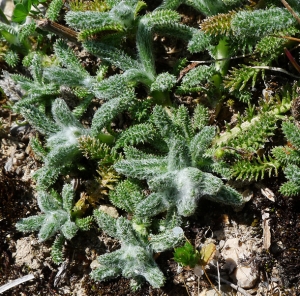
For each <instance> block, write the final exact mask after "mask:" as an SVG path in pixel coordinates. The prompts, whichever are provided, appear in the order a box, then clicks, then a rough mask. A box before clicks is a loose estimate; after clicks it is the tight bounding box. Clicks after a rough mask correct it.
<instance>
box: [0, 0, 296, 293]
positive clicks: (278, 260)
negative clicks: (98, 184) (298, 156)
mask: <svg viewBox="0 0 300 296" xmlns="http://www.w3.org/2000/svg"><path fill="white" fill-rule="evenodd" d="M153 5H154V4H153ZM181 13H182V14H183V15H184V20H185V22H187V23H189V24H190V25H191V24H194V26H197V25H198V23H199V18H200V17H199V16H198V15H197V16H195V15H193V11H192V10H191V9H190V8H186V7H183V8H182V11H181ZM155 42H157V43H159V44H160V45H158V46H157V48H158V51H161V52H159V53H156V54H157V56H161V57H162V58H161V63H160V65H159V66H160V67H162V68H165V67H166V68H168V67H169V66H170V64H172V62H173V60H176V52H175V53H174V55H172V54H171V55H167V54H166V53H165V48H166V45H167V46H168V48H175V47H176V46H177V47H178V48H177V49H180V50H185V49H183V48H181V45H180V43H176V42H175V41H174V40H168V39H167V38H160V37H159V36H158V37H157V38H156V40H155ZM174 42H175V43H174ZM181 54H182V53H181ZM84 58H86V60H88V61H89V62H90V63H91V67H92V66H93V63H96V60H95V59H93V58H89V57H84ZM1 67H2V68H3V69H5V68H7V66H5V65H4V64H1ZM8 70H10V69H8ZM291 83H292V81H291ZM174 99H176V100H178V103H184V104H185V105H187V106H190V105H191V102H192V101H193V99H194V98H189V97H180V98H174ZM6 104H8V100H7V98H6V96H5V95H2V97H1V99H0V116H1V125H0V140H1V142H0V287H1V286H2V285H4V284H6V283H8V282H9V281H11V280H15V279H18V278H20V277H22V276H25V275H27V274H34V276H35V278H34V279H33V280H31V281H28V282H25V283H24V284H20V285H18V286H15V287H14V288H12V289H10V290H8V291H7V292H4V293H3V295H23V296H25V295H78V296H79V295H114V296H121V295H122V296H125V295H132V296H134V295H136V296H138V295H139V296H146V295H151V296H158V295H160V296H163V295H170V296H171V295H172V296H176V295H178V296H179V295H180V296H184V295H214V294H209V293H212V292H213V290H212V286H211V283H212V284H213V285H214V286H218V282H217V281H216V280H215V279H214V276H217V277H218V272H220V277H221V278H223V279H225V280H228V281H231V282H234V279H233V277H232V274H233V273H234V270H230V268H226V263H227V264H228V262H226V260H225V259H224V256H223V254H224V253H223V252H224V245H226V242H228V241H232V240H233V239H237V240H238V242H239V245H240V246H242V245H245V249H244V256H240V260H239V262H238V265H239V266H246V267H250V268H251V269H252V270H253V272H256V273H257V279H256V282H255V284H254V285H253V287H251V288H250V289H248V290H247V293H248V294H249V295H261V296H263V295H278V296H279V295H294V296H296V295H300V199H299V197H293V198H288V197H285V196H282V195H281V194H280V193H279V191H278V189H279V185H280V184H282V182H283V181H284V176H283V175H282V173H280V174H279V175H278V176H277V177H273V178H267V179H264V180H263V182H252V183H250V184H249V183H246V182H245V183H241V184H240V186H239V187H240V188H239V190H240V191H241V192H244V194H246V195H247V196H248V197H249V201H248V202H247V203H246V204H245V206H244V207H243V208H242V209H233V208H232V207H228V206H224V205H219V204H215V203H213V202H211V201H207V200H201V201H200V203H199V209H198V211H197V213H195V214H194V215H193V216H192V217H190V218H189V219H188V220H186V221H185V223H184V227H183V228H184V232H185V235H186V237H187V239H188V240H189V241H190V242H191V243H192V244H193V245H195V246H196V247H197V248H199V247H200V246H202V245H203V244H205V243H207V242H213V243H214V244H215V245H216V248H217V252H216V255H215V257H214V260H212V261H211V263H210V264H208V265H207V266H206V272H207V274H208V278H209V279H210V280H208V279H207V277H206V276H205V275H202V276H201V277H198V276H197V275H195V273H194V271H193V270H192V269H182V268H181V269H180V268H179V267H178V264H177V263H176V262H174V260H173V252H171V251H170V252H164V253H162V254H160V255H159V256H158V257H157V258H156V262H157V264H158V265H159V267H160V268H161V270H162V271H163V272H164V274H165V276H166V283H165V286H164V287H163V288H161V289H153V288H152V287H151V286H149V285H148V284H147V283H145V284H144V285H143V287H142V289H141V290H139V291H137V292H133V291H132V290H131V288H130V284H129V282H130V281H129V280H128V279H125V278H123V277H119V278H117V279H114V280H110V281H107V282H101V283H99V282H95V281H93V280H91V279H90V277H89V273H90V272H91V270H92V269H91V266H90V265H91V264H92V265H93V264H95V260H96V258H97V256H99V255H101V254H103V253H105V252H107V251H113V250H115V249H118V247H119V244H118V242H117V241H115V240H113V239H111V238H109V237H107V236H106V235H105V234H104V233H102V232H101V231H100V230H99V229H97V228H96V227H94V228H92V229H91V230H90V231H88V232H82V234H81V235H80V236H76V237H75V238H74V239H73V240H72V241H69V242H67V244H66V245H65V246H64V252H65V257H66V262H65V264H63V265H62V266H57V265H55V264H54V263H53V262H52V261H51V258H50V248H51V244H52V242H51V241H50V242H46V243H40V242H38V240H37V236H36V233H34V234H30V235H28V234H23V233H20V232H18V231H17V230H16V228H15V224H16V222H17V221H18V220H19V219H20V218H24V217H28V216H31V215H35V214H37V213H39V208H38V205H37V203H36V198H35V190H34V188H35V184H34V182H33V181H32V179H31V174H32V173H33V172H34V171H35V170H36V169H38V168H39V167H41V165H42V164H41V163H40V162H39V161H38V159H36V158H35V155H34V154H33V153H32V151H31V150H30V147H29V146H28V142H29V138H30V137H31V136H33V135H35V134H36V131H35V130H33V129H32V128H31V127H30V126H28V125H25V126H18V125H17V124H16V122H17V121H19V120H22V119H21V118H19V117H18V116H17V115H16V114H12V113H11V111H10V110H9V109H7V108H5V105H6ZM223 107H224V108H223V109H222V112H221V113H220V114H219V115H218V117H216V118H214V122H215V123H216V124H219V123H220V122H223V120H224V117H226V118H227V117H228V116H229V117H234V116H233V115H234V114H233V113H234V112H230V111H229V110H228V108H225V106H223ZM235 111H237V110H235ZM124 118H125V119H126V116H124ZM87 120H88V119H87ZM229 121H230V120H229ZM126 124H127V123H126V122H123V125H124V126H125V125H126ZM220 125H221V124H220ZM265 217H267V218H265ZM268 236H269V237H270V245H267V247H266V244H268V241H267V237H268ZM249 242H251V244H250V243H249ZM235 268H236V267H235ZM210 281H211V283H210ZM224 293H226V294H224V295H235V294H236V290H235V289H232V288H229V286H228V285H227V292H224ZM215 295H217V294H215ZM237 295H238V294H237ZM239 295H241V294H239Z"/></svg>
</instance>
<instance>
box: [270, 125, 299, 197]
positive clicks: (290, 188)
mask: <svg viewBox="0 0 300 296" xmlns="http://www.w3.org/2000/svg"><path fill="white" fill-rule="evenodd" d="M282 131H283V133H284V135H285V137H286V139H287V141H288V143H287V145H285V146H277V147H274V148H273V150H272V153H273V155H274V156H275V158H276V159H277V160H278V161H279V162H280V163H281V164H282V166H283V167H284V174H285V176H286V178H287V179H288V181H287V182H286V183H284V184H282V185H281V187H280V192H281V193H282V194H284V195H287V196H293V195H299V193H300V178H299V176H300V168H299V164H300V151H299V149H300V130H299V127H298V126H297V125H296V124H295V123H294V122H291V121H285V122H283V123H282Z"/></svg>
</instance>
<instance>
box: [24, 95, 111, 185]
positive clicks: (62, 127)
mask: <svg viewBox="0 0 300 296" xmlns="http://www.w3.org/2000/svg"><path fill="white" fill-rule="evenodd" d="M20 112H21V114H22V115H23V116H24V117H25V119H26V120H27V121H28V122H29V123H30V124H31V125H32V126H33V127H35V128H36V129H37V130H38V131H39V132H41V133H42V134H43V135H45V136H46V149H45V150H44V152H43V148H42V147H41V146H40V145H38V143H37V142H34V145H33V148H37V149H36V151H37V152H38V154H39V155H40V156H41V157H42V159H43V162H44V166H43V167H42V168H40V169H38V170H37V171H36V172H35V173H34V178H35V179H36V180H37V186H38V188H42V189H47V188H48V187H49V186H50V185H52V184H53V183H54V182H55V181H56V179H57V177H58V176H59V175H60V174H62V173H66V172H67V171H69V170H71V169H72V168H74V166H76V162H75V163H74V161H75V160H78V159H79V158H80V156H81V155H82V153H81V152H80V149H79V146H78V139H79V138H80V137H82V136H85V135H89V134H90V133H91V130H90V129H87V128H84V127H83V125H82V124H81V123H80V122H79V121H78V120H77V118H76V117H75V116H74V114H73V113H72V112H71V111H70V110H69V108H68V106H67V104H66V103H65V101H64V100H62V99H56V100H55V101H54V102H53V105H52V116H53V119H51V118H49V117H47V116H45V113H44V112H41V111H40V110H39V109H37V108H36V107H34V106H32V105H28V104H25V105H23V106H22V107H21V108H20ZM97 136H98V138H99V139H101V140H102V141H103V142H106V143H107V142H108V143H111V142H112V141H113V139H114V137H113V136H111V135H109V134H104V133H99V134H97Z"/></svg>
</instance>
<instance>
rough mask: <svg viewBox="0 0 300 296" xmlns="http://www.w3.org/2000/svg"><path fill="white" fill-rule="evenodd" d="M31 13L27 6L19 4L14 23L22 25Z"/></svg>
mask: <svg viewBox="0 0 300 296" xmlns="http://www.w3.org/2000/svg"><path fill="white" fill-rule="evenodd" d="M28 13H29V10H28V9H27V6H24V5H23V4H21V3H18V4H17V5H16V7H15V9H14V11H13V15H12V21H13V22H16V23H21V22H23V21H25V19H26V17H27V15H28Z"/></svg>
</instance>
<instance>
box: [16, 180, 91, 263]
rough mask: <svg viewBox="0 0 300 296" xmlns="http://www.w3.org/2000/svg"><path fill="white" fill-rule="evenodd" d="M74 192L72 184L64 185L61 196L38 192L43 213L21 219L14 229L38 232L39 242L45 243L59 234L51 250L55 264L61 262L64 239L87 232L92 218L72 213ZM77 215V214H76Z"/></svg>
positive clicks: (52, 192) (53, 193) (53, 192)
mask: <svg viewBox="0 0 300 296" xmlns="http://www.w3.org/2000/svg"><path fill="white" fill-rule="evenodd" d="M74 195H75V191H74V189H73V185H72V184H65V185H64V187H63V189H62V194H61V196H60V195H59V194H58V193H57V192H56V191H54V190H52V191H50V192H46V191H39V192H38V196H37V200H38V205H39V207H40V209H41V211H42V212H43V213H42V214H39V215H36V216H30V217H28V218H23V219H21V220H20V221H19V222H17V224H16V228H17V229H18V230H19V231H23V232H32V231H37V230H38V231H39V234H38V237H39V240H40V241H45V240H48V239H49V238H51V237H52V236H54V235H55V234H57V233H60V234H61V236H58V237H57V239H56V241H55V242H54V244H53V248H52V259H53V261H54V262H55V263H57V264H59V263H62V262H63V254H62V247H63V244H64V242H65V239H68V240H70V239H72V238H73V237H74V236H75V235H76V233H77V232H78V231H79V230H88V229H89V228H90V226H91V222H92V219H93V218H92V217H85V218H81V217H80V216H79V215H76V213H73V212H72V208H73V203H74ZM77 214H78V213H77Z"/></svg>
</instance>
